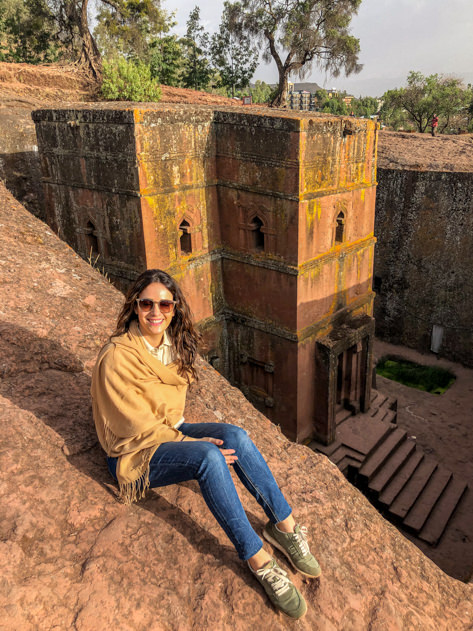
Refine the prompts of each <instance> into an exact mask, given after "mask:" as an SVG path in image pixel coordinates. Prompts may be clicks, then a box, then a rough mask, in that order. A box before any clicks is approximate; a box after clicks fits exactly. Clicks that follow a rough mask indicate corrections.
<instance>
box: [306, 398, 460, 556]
mask: <svg viewBox="0 0 473 631" xmlns="http://www.w3.org/2000/svg"><path fill="white" fill-rule="evenodd" d="M396 416H397V412H396V401H394V400H392V399H389V398H388V397H386V396H384V395H382V394H381V393H379V392H377V391H373V397H372V402H371V408H370V410H369V411H368V412H367V413H365V414H358V415H356V416H352V415H351V414H350V412H348V411H345V410H344V411H342V412H341V413H339V415H337V432H336V440H335V441H334V442H333V443H332V444H331V445H328V446H325V445H322V444H320V443H317V442H316V441H312V442H310V443H309V444H308V446H309V447H310V448H311V449H313V450H314V451H318V452H320V453H323V454H325V455H326V456H327V457H328V458H330V460H331V461H332V462H333V463H334V464H336V465H337V466H338V468H339V469H340V470H341V471H342V473H343V474H344V475H345V476H346V477H347V478H348V479H349V480H350V481H351V482H352V483H353V484H354V485H355V486H357V487H358V488H359V489H360V490H361V491H362V492H363V493H364V494H365V495H366V496H367V497H368V499H369V500H370V501H371V502H372V504H374V505H375V506H376V507H377V508H378V509H379V510H380V511H381V512H382V513H383V515H384V516H385V517H386V518H387V519H389V520H390V521H392V522H393V523H395V524H396V525H398V526H399V527H400V528H401V529H405V530H406V531H407V532H409V533H412V534H413V535H414V537H416V538H419V539H420V540H422V541H424V542H426V543H427V544H429V545H430V546H435V545H436V544H437V543H438V541H439V540H440V538H441V537H442V535H443V533H444V532H445V529H446V528H447V525H448V523H449V521H450V518H451V517H452V515H453V513H454V511H455V509H456V508H457V506H458V504H459V503H460V501H461V499H462V497H463V495H464V494H465V492H466V491H467V488H468V484H467V483H466V482H464V481H463V480H461V479H459V477H458V475H454V474H452V473H451V472H450V471H448V470H447V469H446V468H445V467H443V466H442V465H440V464H439V463H437V462H436V461H435V460H434V459H433V458H431V457H429V456H427V455H426V454H424V452H423V451H422V449H421V448H420V447H419V446H418V445H416V442H415V440H414V439H413V438H411V437H409V436H407V433H406V432H405V431H404V430H402V429H400V428H399V427H397V425H396Z"/></svg>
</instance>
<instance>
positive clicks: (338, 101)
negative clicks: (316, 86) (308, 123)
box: [315, 90, 349, 116]
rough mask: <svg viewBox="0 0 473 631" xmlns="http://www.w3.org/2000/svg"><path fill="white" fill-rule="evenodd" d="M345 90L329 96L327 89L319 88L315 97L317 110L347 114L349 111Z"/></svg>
mask: <svg viewBox="0 0 473 631" xmlns="http://www.w3.org/2000/svg"><path fill="white" fill-rule="evenodd" d="M345 94H346V93H345V92H343V93H341V94H338V95H335V96H331V97H329V96H328V94H327V92H326V91H325V90H317V92H316V93H315V97H316V99H317V110H318V111H319V112H327V113H328V114H339V115H342V116H346V115H347V114H348V113H349V111H348V107H347V104H346V103H345V101H344V100H343V97H344V96H345Z"/></svg>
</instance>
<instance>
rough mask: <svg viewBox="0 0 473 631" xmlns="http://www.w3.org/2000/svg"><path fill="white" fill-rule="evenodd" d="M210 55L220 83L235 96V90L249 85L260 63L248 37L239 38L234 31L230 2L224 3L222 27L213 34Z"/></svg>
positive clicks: (257, 53)
mask: <svg viewBox="0 0 473 631" xmlns="http://www.w3.org/2000/svg"><path fill="white" fill-rule="evenodd" d="M210 55H211V59H212V63H213V65H214V67H215V69H216V70H217V72H218V74H219V79H220V85H222V86H223V87H225V88H227V89H228V91H229V92H230V94H231V96H235V90H241V89H243V88H246V87H247V86H248V85H249V83H250V80H251V77H252V76H253V74H254V72H255V70H256V67H257V65H258V57H259V52H258V50H257V49H256V48H255V47H254V46H252V45H251V41H250V39H249V38H248V37H246V38H244V39H242V38H237V37H236V36H235V34H234V33H233V32H232V30H231V28H230V22H229V6H228V2H225V5H224V10H223V14H222V22H221V24H220V29H219V31H218V33H215V34H214V35H213V36H212V39H211V44H210Z"/></svg>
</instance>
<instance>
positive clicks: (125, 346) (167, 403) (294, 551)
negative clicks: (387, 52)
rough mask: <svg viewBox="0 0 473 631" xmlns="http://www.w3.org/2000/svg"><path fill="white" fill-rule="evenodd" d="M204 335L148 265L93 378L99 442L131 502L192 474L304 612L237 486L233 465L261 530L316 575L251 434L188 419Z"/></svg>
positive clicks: (277, 594)
mask: <svg viewBox="0 0 473 631" xmlns="http://www.w3.org/2000/svg"><path fill="white" fill-rule="evenodd" d="M197 342H198V333H197V332H196V330H195V329H194V326H193V324H192V321H191V313H190V309H189V307H188V305H187V302H186V300H185V298H184V296H183V295H182V292H181V290H180V289H179V287H178V286H177V284H176V283H175V281H174V280H173V279H172V278H171V277H170V276H169V275H168V274H166V273H165V272H163V271H161V270H147V271H146V272H144V273H143V274H141V276H140V277H139V278H138V279H137V280H136V282H135V283H134V285H133V286H132V287H131V289H130V290H129V292H128V294H127V297H126V299H125V304H124V305H123V308H122V310H121V312H120V314H119V316H118V322H117V328H116V330H115V332H114V333H113V335H112V336H111V338H110V341H109V343H108V344H106V345H105V346H104V347H103V349H102V350H101V352H100V354H99V357H98V359H97V364H96V366H95V369H94V373H93V377H92V400H93V412H94V419H95V425H96V428H97V434H98V437H99V440H100V444H101V445H102V447H103V448H104V450H105V451H106V453H107V456H108V458H107V462H108V467H109V470H110V473H111V474H112V476H113V477H114V478H115V480H116V481H117V482H118V485H119V489H120V496H121V497H122V499H123V500H124V501H125V502H126V503H130V502H132V501H136V500H138V499H140V498H141V497H143V495H144V494H145V492H146V490H147V489H148V488H150V487H151V488H153V487H159V486H166V485H168V484H174V483H177V482H183V481H185V480H192V479H196V480H197V481H198V483H199V485H200V488H201V491H202V495H203V497H204V500H205V502H206V503H207V506H208V507H209V509H210V510H211V511H212V513H213V515H214V517H215V518H216V520H217V521H218V523H219V524H220V526H221V527H222V528H223V530H224V531H225V533H226V534H227V535H228V537H229V539H230V540H231V542H232V543H233V545H234V546H235V549H236V551H237V553H238V556H239V557H240V559H243V560H245V561H247V562H248V566H249V568H250V570H251V571H252V573H253V574H254V576H255V577H256V578H257V579H258V580H259V582H260V583H261V584H262V585H263V587H264V589H265V591H266V593H267V594H268V596H269V598H270V599H271V601H272V602H273V604H274V605H275V606H276V607H277V608H278V609H280V610H281V611H282V612H283V613H285V614H286V615H288V616H290V617H291V618H295V619H297V618H301V617H302V616H303V615H304V614H305V612H306V609H307V608H306V604H305V601H304V599H303V597H302V595H301V594H300V593H299V591H298V590H297V589H296V587H295V586H294V585H293V584H292V582H291V581H290V580H289V578H288V577H287V573H286V572H284V571H283V570H282V569H281V568H279V566H278V565H277V563H276V561H275V560H274V559H273V558H272V557H271V556H270V554H268V552H266V550H265V549H264V548H263V544H262V541H261V539H260V538H259V537H258V535H257V534H256V533H255V531H254V530H253V528H252V527H251V525H250V523H249V521H248V519H247V516H246V513H245V511H244V510H243V507H242V505H241V502H240V499H239V497H238V494H237V492H236V489H235V486H234V483H233V479H232V477H231V475H230V470H229V467H233V468H234V469H235V472H236V474H237V476H238V477H239V479H240V480H241V482H242V483H243V485H244V486H245V487H246V488H247V489H248V491H249V492H250V493H251V494H252V495H253V496H254V497H255V498H256V500H257V501H258V503H259V504H260V505H261V506H262V508H263V510H264V511H265V513H266V515H267V516H268V518H269V523H268V524H267V525H266V526H265V528H264V531H263V536H264V537H265V539H267V540H268V541H269V542H270V543H272V544H273V545H274V546H275V547H277V548H278V549H279V550H281V551H282V552H283V553H284V554H285V555H286V556H287V557H288V559H289V560H290V562H291V563H292V565H293V566H294V567H295V569H297V570H298V571H300V572H302V573H303V574H304V575H305V576H309V577H311V578H315V577H317V576H319V575H320V567H319V565H318V563H317V561H316V560H315V558H314V557H313V556H312V554H311V553H310V551H309V547H308V544H307V540H306V536H305V529H303V528H301V527H300V526H299V525H297V524H296V523H295V521H294V518H293V516H292V511H291V508H290V506H289V505H288V503H287V502H286V500H285V499H284V497H283V495H282V493H281V491H280V489H279V487H278V486H277V484H276V482H275V480H274V478H273V475H272V473H271V471H270V470H269V468H268V466H267V464H266V462H265V461H264V459H263V457H262V456H261V454H260V453H259V451H258V450H257V448H256V447H255V445H254V444H253V443H252V441H251V440H250V438H249V437H248V435H247V433H246V432H245V431H244V430H243V429H241V428H239V427H236V426H234V425H227V424H224V423H186V422H184V418H183V416H182V414H183V411H184V405H185V398H186V391H187V387H188V385H189V383H190V382H191V381H192V379H194V378H195V377H196V371H195V367H194V364H195V359H196V354H197Z"/></svg>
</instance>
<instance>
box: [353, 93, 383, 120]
mask: <svg viewBox="0 0 473 631" xmlns="http://www.w3.org/2000/svg"><path fill="white" fill-rule="evenodd" d="M349 107H350V109H351V111H352V112H353V114H354V115H355V116H365V117H369V116H374V115H375V114H376V113H377V112H378V110H379V103H378V99H375V98H374V97H373V96H360V98H359V99H353V100H352V102H351V103H350V106H349Z"/></svg>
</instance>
